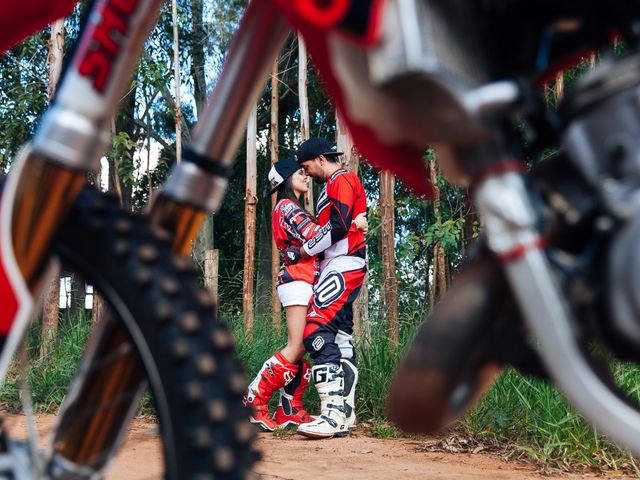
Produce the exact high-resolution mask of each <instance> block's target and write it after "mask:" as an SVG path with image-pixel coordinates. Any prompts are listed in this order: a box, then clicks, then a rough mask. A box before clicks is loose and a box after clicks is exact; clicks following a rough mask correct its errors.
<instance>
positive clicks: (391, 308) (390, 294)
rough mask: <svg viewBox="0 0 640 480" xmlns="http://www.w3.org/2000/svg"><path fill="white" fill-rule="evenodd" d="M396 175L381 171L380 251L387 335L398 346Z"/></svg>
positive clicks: (392, 343) (393, 344) (394, 345)
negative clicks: (395, 243) (395, 238)
mask: <svg viewBox="0 0 640 480" xmlns="http://www.w3.org/2000/svg"><path fill="white" fill-rule="evenodd" d="M394 184H395V181H394V177H393V174H392V173H391V172H389V171H388V170H383V171H382V172H380V217H381V222H380V247H381V248H380V251H381V252H382V289H383V292H384V310H385V318H386V325H387V336H388V337H389V341H390V343H391V345H392V346H393V347H394V348H395V347H397V346H398V339H399V330H400V329H399V325H398V280H397V278H396V261H395V246H394V232H395V218H394V207H395V202H394V193H393V190H394Z"/></svg>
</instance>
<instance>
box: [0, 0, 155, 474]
mask: <svg viewBox="0 0 640 480" xmlns="http://www.w3.org/2000/svg"><path fill="white" fill-rule="evenodd" d="M160 5H161V0H99V1H97V2H96V4H95V5H94V7H93V10H92V12H91V13H90V15H89V20H88V23H87V26H86V27H85V29H84V31H83V33H82V37H81V39H80V43H79V44H78V48H77V50H76V52H75V54H74V57H73V59H72V61H71V63H70V64H69V68H68V70H67V72H66V73H65V76H64V78H63V81H62V83H61V85H60V87H59V89H58V93H57V97H56V99H55V102H54V104H53V106H52V107H51V109H50V110H49V112H48V113H47V114H46V115H45V117H44V119H43V123H42V125H41V127H40V129H39V130H38V132H37V134H36V136H35V137H34V140H33V143H32V148H31V151H30V153H29V154H28V155H27V157H26V160H25V161H24V163H23V167H22V168H21V170H20V171H19V172H18V173H19V183H18V186H19V189H18V191H17V192H16V195H15V198H16V199H20V200H22V201H21V202H19V203H20V204H19V205H16V208H14V219H15V225H17V226H15V227H14V229H13V230H14V234H15V235H17V236H16V241H23V242H28V243H31V242H33V240H34V236H33V235H30V234H29V232H32V231H38V232H40V233H41V231H42V228H40V230H37V229H36V228H37V226H38V225H39V224H40V222H41V221H42V216H43V215H44V216H45V217H46V218H50V217H53V216H56V215H57V216H58V217H61V216H62V215H61V214H62V213H63V212H64V211H65V210H66V209H68V207H69V206H70V204H71V202H73V200H74V199H75V196H76V194H77V192H78V191H79V190H80V188H81V187H82V185H83V184H84V179H85V177H86V175H85V174H86V172H87V171H90V170H94V171H97V170H98V169H99V167H100V157H101V155H102V154H103V152H104V150H105V148H106V146H107V144H108V141H109V135H108V134H107V133H106V131H105V127H106V125H107V124H108V122H109V120H110V119H111V118H112V117H113V115H114V114H115V111H116V108H117V106H118V103H119V101H120V99H121V97H122V94H123V92H124V91H125V89H126V87H127V85H128V84H129V82H130V78H131V72H132V70H133V68H134V67H135V65H136V63H137V60H138V58H139V54H140V51H141V50H142V47H143V45H144V41H145V40H146V38H147V37H148V35H149V32H150V30H151V28H152V27H153V25H154V24H155V21H156V19H157V17H158V14H159V11H160ZM40 164H42V169H43V170H44V171H45V173H42V174H41V175H40V177H42V178H43V179H46V178H47V177H48V176H49V177H50V176H51V175H50V174H47V172H49V171H53V172H66V173H67V175H68V176H70V177H71V178H73V179H75V182H73V186H74V188H73V189H72V191H71V192H70V191H69V190H71V189H70V188H69V187H66V188H65V185H64V184H63V183H62V182H59V183H60V185H58V182H55V183H54V182H52V181H50V182H49V183H51V184H53V186H51V187H48V188H50V189H60V190H62V191H63V192H65V193H66V195H65V196H64V197H63V200H64V201H58V202H56V207H57V210H56V211H55V212H52V210H53V208H51V207H50V206H49V205H48V203H50V202H51V196H52V194H51V193H50V189H49V190H46V189H42V190H41V191H38V188H39V186H40V185H43V184H45V183H46V184H47V185H49V183H47V182H45V181H44V180H41V181H40V183H34V182H33V180H32V179H31V178H30V177H31V176H32V175H31V173H32V169H33V168H34V166H39V165H40ZM23 172H24V175H23ZM58 175H59V176H62V173H59V174H58ZM53 180H55V177H54V178H53ZM67 183H69V182H67ZM62 196H63V195H62V194H58V195H56V196H54V198H58V197H62ZM3 201H4V199H3ZM38 205H43V207H46V208H43V209H42V211H43V215H37V212H36V210H37V209H36V208H35V206H38ZM32 212H33V213H32ZM29 222H30V223H29ZM49 223H51V224H55V222H52V221H49ZM54 231H55V227H54V226H52V227H51V228H50V232H45V233H48V237H47V238H46V240H42V241H40V242H39V243H38V245H37V246H38V247H40V249H41V250H42V252H41V255H40V262H38V255H37V254H34V253H32V252H31V251H30V250H29V248H27V247H24V248H22V250H24V251H29V252H30V254H29V256H25V258H26V259H28V260H29V262H25V261H24V260H23V261H22V264H23V265H26V267H28V268H29V269H31V270H37V268H38V265H39V263H43V262H44V258H45V255H46V252H47V249H48V245H49V243H50V238H51V236H52V234H53V232H54ZM45 247H46V248H45ZM22 250H21V249H20V248H16V251H18V252H20V251H22ZM18 263H19V264H20V263H21V260H20V259H18ZM26 267H25V268H26ZM40 268H41V267H40ZM114 325H119V323H116V322H115V321H113V320H111V321H104V322H103V323H102V324H101V325H100V326H99V328H96V329H95V330H94V332H93V333H92V337H91V339H90V341H89V343H88V345H87V351H86V353H85V358H84V360H83V364H82V365H81V372H83V373H81V374H80V375H79V376H78V377H77V378H76V380H75V381H74V383H73V386H72V390H71V392H70V394H69V395H68V397H67V401H65V403H64V405H63V407H62V409H61V413H60V415H59V417H58V426H57V428H56V430H55V434H54V438H53V444H52V451H51V452H49V453H50V455H51V459H52V460H51V463H50V464H49V470H50V473H51V474H52V475H53V477H54V478H61V477H64V478H67V477H66V476H65V475H66V474H72V475H73V476H74V478H83V477H85V476H86V478H89V477H90V476H91V475H92V473H93V472H95V471H98V470H100V469H102V467H104V465H105V464H106V462H107V461H108V460H109V458H110V457H111V455H112V452H113V451H114V448H113V447H114V446H115V445H117V443H118V442H119V440H120V439H121V438H122V436H123V431H124V427H125V426H126V425H127V421H126V420H128V419H129V418H130V417H131V416H132V415H133V413H134V409H135V406H136V402H135V401H134V400H132V399H131V398H132V397H133V398H136V399H137V398H139V397H140V395H141V392H142V391H143V388H144V382H143V381H141V380H140V379H142V378H144V375H143V374H142V366H141V363H140V361H139V360H138V359H137V356H136V355H135V353H133V350H132V348H131V344H130V341H129V340H128V337H127V336H126V331H125V330H124V329H122V328H121V329H119V330H118V329H117V328H114ZM123 419H124V420H123Z"/></svg>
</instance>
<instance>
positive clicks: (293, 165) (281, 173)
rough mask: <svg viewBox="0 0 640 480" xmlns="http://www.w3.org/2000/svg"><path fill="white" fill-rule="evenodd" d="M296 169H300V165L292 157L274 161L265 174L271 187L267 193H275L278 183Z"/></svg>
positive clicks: (278, 186)
mask: <svg viewBox="0 0 640 480" xmlns="http://www.w3.org/2000/svg"><path fill="white" fill-rule="evenodd" d="M298 170H300V165H298V163H297V162H296V161H295V160H294V159H293V158H284V159H282V160H278V161H277V162H276V163H274V164H273V165H272V166H271V170H269V175H268V176H267V177H268V178H269V183H271V187H272V188H271V191H270V192H269V195H271V194H273V193H275V191H276V190H278V188H280V185H282V184H283V183H284V182H285V181H286V180H287V178H289V177H290V176H291V175H293V174H294V173H296V172H297V171H298Z"/></svg>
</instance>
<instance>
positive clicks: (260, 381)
mask: <svg viewBox="0 0 640 480" xmlns="http://www.w3.org/2000/svg"><path fill="white" fill-rule="evenodd" d="M297 373H298V365H296V364H293V363H289V362H288V361H287V359H286V358H284V356H283V355H282V354H281V353H280V352H277V353H275V354H274V355H273V356H272V357H271V358H270V359H268V360H267V361H266V362H264V363H263V364H262V368H261V369H260V371H259V372H258V375H256V378H254V379H253V381H252V382H251V383H250V384H249V387H248V388H247V391H246V392H245V394H244V396H243V397H242V403H244V404H245V405H247V406H250V407H253V414H252V415H251V417H249V421H250V422H251V423H254V424H256V425H258V426H259V427H260V428H261V429H262V430H265V431H267V432H273V431H274V430H275V429H276V428H278V424H277V423H276V422H274V421H273V419H272V418H271V417H270V416H269V399H270V398H271V395H273V392H275V391H276V390H278V389H280V388H282V387H284V386H285V385H287V384H289V383H290V382H291V381H292V380H293V379H294V378H295V376H296V374H297Z"/></svg>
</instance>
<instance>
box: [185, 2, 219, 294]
mask: <svg viewBox="0 0 640 480" xmlns="http://www.w3.org/2000/svg"><path fill="white" fill-rule="evenodd" d="M190 1H191V31H192V34H191V42H190V43H189V45H190V52H189V53H190V56H191V79H192V80H193V95H194V97H195V101H196V114H197V116H198V117H199V115H200V113H202V112H203V111H204V108H205V106H206V103H207V79H206V77H205V68H206V58H205V42H206V38H207V36H206V33H205V30H204V20H203V18H204V15H203V8H204V7H203V5H204V3H203V0H190ZM214 224H215V221H214V216H213V214H207V216H206V217H205V219H204V222H203V223H202V227H201V228H200V232H199V233H198V240H197V241H196V242H195V248H194V250H195V251H194V256H195V257H196V258H197V259H198V260H199V261H200V262H202V263H204V265H205V267H204V268H205V272H206V271H207V269H209V270H211V269H212V268H213V266H212V265H207V262H211V261H212V260H211V258H212V257H211V256H210V255H209V256H207V252H209V251H213V249H214V247H215V240H214ZM216 268H217V267H216ZM216 276H217V273H216ZM216 282H217V278H216ZM216 298H217V293H216Z"/></svg>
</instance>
